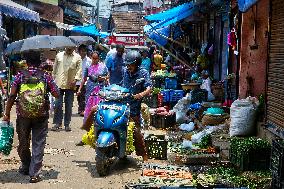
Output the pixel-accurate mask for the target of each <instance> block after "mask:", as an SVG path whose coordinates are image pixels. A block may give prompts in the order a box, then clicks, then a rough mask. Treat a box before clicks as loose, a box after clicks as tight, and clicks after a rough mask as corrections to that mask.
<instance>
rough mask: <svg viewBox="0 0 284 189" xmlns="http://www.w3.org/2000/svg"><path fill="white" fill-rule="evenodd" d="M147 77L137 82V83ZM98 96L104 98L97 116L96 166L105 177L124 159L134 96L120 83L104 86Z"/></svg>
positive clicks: (140, 82)
mask: <svg viewBox="0 0 284 189" xmlns="http://www.w3.org/2000/svg"><path fill="white" fill-rule="evenodd" d="M143 82H144V79H143V78H142V79H139V80H137V81H136V83H135V85H134V86H133V87H135V86H137V85H139V84H142V83H143ZM99 95H100V97H101V98H102V99H104V100H103V101H102V102H101V103H100V104H99V106H98V111H97V113H96V114H95V116H94V119H95V135H96V138H97V142H96V169H97V173H98V174H99V175H100V176H106V175H107V174H108V172H109V169H110V166H111V164H112V163H113V162H114V160H115V159H116V158H125V157H126V155H127V153H126V140H127V126H128V121H129V116H130V107H129V104H128V103H127V102H129V100H131V99H132V94H131V91H129V90H128V89H126V88H123V87H120V86H118V85H110V86H108V87H104V88H103V89H102V90H101V91H100V92H99Z"/></svg>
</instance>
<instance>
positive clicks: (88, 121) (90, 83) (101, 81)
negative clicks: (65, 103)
mask: <svg viewBox="0 0 284 189" xmlns="http://www.w3.org/2000/svg"><path fill="white" fill-rule="evenodd" d="M91 57H92V65H91V66H90V67H89V68H87V69H86V70H85V72H84V74H83V80H82V83H81V86H80V88H79V90H78V95H80V93H81V89H82V87H83V86H84V84H85V83H86V81H87V85H86V108H85V113H84V121H83V125H84V127H86V128H90V127H91V125H92V123H93V116H91V111H92V108H93V107H94V106H96V105H98V104H99V102H100V100H101V99H100V97H99V96H98V93H99V91H100V90H101V89H102V87H103V86H105V85H106V84H107V83H108V78H109V74H108V69H107V67H106V65H105V63H103V62H101V61H100V58H99V53H98V52H93V53H92V54H91ZM87 130H88V129H87ZM82 145H84V143H83V141H80V142H78V143H76V146H82Z"/></svg>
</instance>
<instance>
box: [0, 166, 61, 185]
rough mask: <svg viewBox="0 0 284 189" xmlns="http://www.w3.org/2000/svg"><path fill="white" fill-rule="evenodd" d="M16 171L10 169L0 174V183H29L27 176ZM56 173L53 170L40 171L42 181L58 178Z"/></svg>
mask: <svg viewBox="0 0 284 189" xmlns="http://www.w3.org/2000/svg"><path fill="white" fill-rule="evenodd" d="M18 171H19V170H18V169H11V170H6V171H3V172H0V183H2V184H5V183H29V179H30V177H29V176H28V175H22V174H20V173H19V172H18ZM58 174H59V172H58V171H55V170H53V169H51V170H43V171H42V177H41V178H42V180H51V179H57V178H58Z"/></svg>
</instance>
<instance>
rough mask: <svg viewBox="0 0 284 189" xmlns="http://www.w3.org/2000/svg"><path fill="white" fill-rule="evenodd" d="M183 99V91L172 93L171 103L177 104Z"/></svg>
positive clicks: (173, 91)
mask: <svg viewBox="0 0 284 189" xmlns="http://www.w3.org/2000/svg"><path fill="white" fill-rule="evenodd" d="M182 98H183V90H172V91H170V102H177V101H179V100H180V99H182Z"/></svg>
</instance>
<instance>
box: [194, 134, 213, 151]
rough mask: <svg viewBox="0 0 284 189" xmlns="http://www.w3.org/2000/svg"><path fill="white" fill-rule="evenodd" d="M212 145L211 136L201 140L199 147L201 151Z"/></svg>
mask: <svg viewBox="0 0 284 189" xmlns="http://www.w3.org/2000/svg"><path fill="white" fill-rule="evenodd" d="M211 144H212V140H211V135H206V136H204V137H203V138H202V139H201V142H200V143H198V144H197V146H198V147H199V148H201V149H206V148H208V147H209V146H210V145H211Z"/></svg>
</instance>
